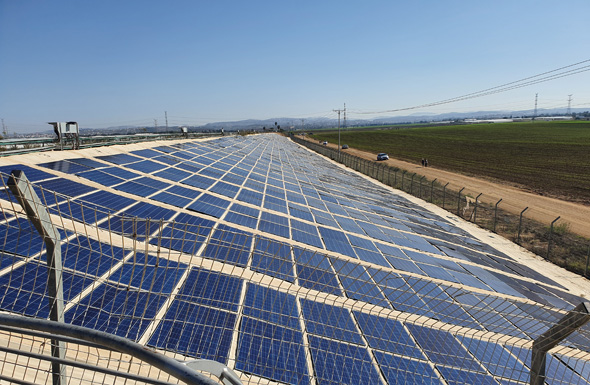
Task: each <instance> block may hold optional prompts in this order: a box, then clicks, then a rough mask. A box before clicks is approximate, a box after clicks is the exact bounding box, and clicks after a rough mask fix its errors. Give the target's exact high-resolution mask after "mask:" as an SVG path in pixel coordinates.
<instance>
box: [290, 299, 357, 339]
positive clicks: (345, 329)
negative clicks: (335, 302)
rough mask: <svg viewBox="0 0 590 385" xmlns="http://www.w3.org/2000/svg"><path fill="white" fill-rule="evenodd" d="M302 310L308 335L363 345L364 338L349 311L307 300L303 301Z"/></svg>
mask: <svg viewBox="0 0 590 385" xmlns="http://www.w3.org/2000/svg"><path fill="white" fill-rule="evenodd" d="M301 309H302V310H303V317H304V319H305V328H306V330H307V332H308V333H310V334H316V335H318V336H323V337H328V338H331V339H336V340H340V341H346V342H352V343H355V344H361V345H362V344H363V338H362V337H361V334H360V333H359V331H358V329H357V327H356V325H355V322H354V320H353V319H352V316H351V314H350V311H349V310H348V309H345V308H342V307H336V306H332V305H328V304H324V303H320V302H315V301H309V300H306V299H302V300H301Z"/></svg>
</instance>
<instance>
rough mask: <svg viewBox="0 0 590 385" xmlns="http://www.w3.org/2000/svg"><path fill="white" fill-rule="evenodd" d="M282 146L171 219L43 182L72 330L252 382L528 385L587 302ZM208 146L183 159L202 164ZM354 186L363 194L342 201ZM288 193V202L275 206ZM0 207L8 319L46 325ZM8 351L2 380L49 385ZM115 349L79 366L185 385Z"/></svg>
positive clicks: (26, 263) (29, 342) (573, 348)
mask: <svg viewBox="0 0 590 385" xmlns="http://www.w3.org/2000/svg"><path fill="white" fill-rule="evenodd" d="M274 140H275V139H272V140H271V139H268V140H267V141H262V142H261V143H264V144H265V146H268V147H270V148H273V149H274V150H273V151H271V152H270V155H269V154H268V153H267V152H264V151H262V150H260V152H259V154H260V157H261V158H260V159H262V160H263V162H262V161H261V162H251V164H249V165H248V167H244V169H240V171H239V172H236V173H235V174H234V175H233V176H232V177H227V175H229V174H227V171H225V173H224V170H230V169H231V167H233V166H232V165H231V164H229V163H227V164H225V165H224V166H221V165H218V167H217V168H216V170H217V171H215V174H216V176H215V177H216V178H217V179H220V180H221V179H222V178H223V180H224V181H225V182H224V183H230V184H235V183H243V184H241V185H239V186H240V187H239V189H230V190H231V191H229V192H228V196H226V197H224V196H222V195H220V192H223V190H224V189H223V188H222V189H220V190H216V191H212V190H207V191H209V192H210V193H209V194H208V195H207V196H204V195H200V192H202V191H201V190H200V189H202V188H203V187H195V186H191V184H195V183H194V182H195V181H196V180H197V178H196V177H190V178H191V180H190V182H189V183H190V184H187V185H186V186H189V187H184V186H183V188H186V189H188V190H190V192H189V191H187V192H183V190H181V189H176V190H175V194H176V193H178V194H185V195H186V197H187V199H190V203H186V202H185V201H176V200H173V201H169V202H178V204H181V205H182V204H185V203H186V205H185V206H183V207H177V208H175V209H173V205H171V204H163V205H161V206H158V205H156V204H153V202H152V203H150V201H148V200H145V199H144V197H143V196H142V194H140V195H138V197H140V198H137V199H132V198H130V195H124V196H121V197H120V199H118V198H117V199H113V197H112V196H110V195H109V194H112V193H113V192H112V191H111V190H108V189H105V190H104V191H103V192H102V193H100V194H98V192H94V191H90V190H88V191H86V190H85V191H84V192H83V193H82V194H81V195H80V196H78V195H76V194H74V193H71V192H69V191H66V192H67V193H68V194H69V195H68V194H64V193H61V194H60V193H57V192H54V191H51V190H48V189H45V188H42V186H39V185H37V184H35V185H32V186H33V188H34V190H35V191H37V192H38V193H39V196H40V197H41V198H42V200H43V201H44V202H45V204H46V206H47V208H48V210H49V214H50V218H51V225H52V226H54V227H55V228H56V229H57V231H58V232H59V234H60V239H61V241H60V250H61V255H62V260H63V263H62V266H63V267H62V269H61V271H60V272H59V273H60V274H59V275H61V276H62V277H63V279H62V281H61V282H62V285H63V286H62V288H63V298H64V311H63V316H64V322H65V324H67V325H74V326H82V327H86V328H90V329H93V330H98V331H102V332H107V333H109V334H111V335H114V336H118V337H122V338H125V339H127V340H130V341H135V342H137V343H139V344H140V345H142V346H145V347H146V349H148V350H152V351H157V352H159V353H162V354H164V355H166V356H168V357H173V358H177V359H181V360H183V361H184V360H190V359H208V360H213V361H216V362H219V363H221V364H224V365H227V367H229V368H230V369H232V370H234V371H235V372H236V374H237V376H238V377H239V379H240V380H241V381H242V382H243V383H253V384H267V383H288V384H343V383H346V384H358V383H365V382H370V383H382V384H396V383H432V384H474V383H479V382H481V383H485V384H526V383H528V382H529V372H530V369H531V348H532V344H533V341H534V340H535V339H536V338H538V337H539V336H541V335H542V334H543V333H544V332H545V331H546V330H547V329H549V328H550V327H552V326H553V325H555V324H556V323H557V322H558V321H559V320H560V319H561V318H562V317H563V316H564V315H565V314H566V313H567V311H569V310H570V309H571V308H573V306H574V305H576V304H577V303H579V302H581V301H582V299H580V298H577V297H576V296H574V295H572V294H570V293H569V292H568V291H567V290H566V289H565V288H564V287H563V286H561V285H560V284H559V283H557V282H555V281H553V280H550V279H548V278H546V277H543V276H542V275H540V274H535V272H534V271H529V270H532V269H530V268H527V267H526V266H522V265H519V264H517V263H516V262H515V261H514V260H512V259H511V258H509V256H506V255H503V254H502V253H500V252H497V251H494V250H492V249H491V248H490V247H489V246H487V245H482V244H480V243H478V242H477V241H475V240H473V239H471V238H469V237H468V236H467V234H465V233H464V232H462V231H461V230H459V229H456V228H453V227H452V226H451V225H450V224H448V223H446V222H444V220H443V219H442V218H440V217H436V216H434V215H433V214H431V213H429V212H427V211H426V210H423V209H421V208H419V207H413V206H411V205H410V204H409V203H408V202H405V201H402V200H398V201H395V202H392V203H391V206H392V207H395V209H391V208H390V207H388V206H387V205H385V204H382V205H379V204H378V203H379V199H382V198H383V197H384V196H385V195H384V194H381V192H375V191H374V190H371V188H370V186H366V185H362V184H360V183H359V184H358V187H357V186H354V185H352V184H351V185H347V186H346V187H342V186H338V184H337V183H334V182H331V181H333V180H337V179H336V178H337V175H338V174H337V173H336V172H334V173H333V174H332V175H329V176H324V175H312V174H302V175H305V177H304V176H302V175H299V174H298V173H295V172H293V173H292V174H289V173H288V172H287V170H286V169H285V168H284V167H283V168H281V167H279V166H278V165H279V164H281V163H280V162H282V161H283V159H284V158H287V157H288V156H289V152H288V151H287V150H285V143H284V142H278V143H279V144H281V146H280V148H281V150H279V149H278V148H279V146H277V148H275V147H271V146H272V145H273V143H274V142H273V141H274ZM226 143H228V144H232V143H233V142H231V141H228V142H226ZM245 143H249V142H245ZM252 143H258V142H252ZM211 146H212V145H211ZM265 148H266V147H265ZM205 149H206V148H205V147H198V146H195V147H188V149H184V148H183V149H179V148H176V149H175V150H174V151H179V152H180V151H182V152H183V153H184V152H185V151H186V152H187V153H186V154H188V152H190V154H191V155H190V156H191V157H190V159H194V157H195V156H199V155H197V154H201V155H203V153H204V151H205ZM256 149H258V147H252V148H251V149H250V151H249V152H248V154H250V153H257V152H256ZM189 150H190V151H189ZM167 151H172V150H169V149H167ZM265 151H266V150H265ZM293 151H295V150H293ZM187 156H188V155H187ZM245 159H247V158H245ZM277 159H278V160H277ZM200 160H201V161H202V163H198V164H199V165H201V167H203V166H204V165H205V164H214V161H213V158H212V157H207V159H200ZM191 162H192V161H191ZM275 162H276V163H275ZM171 163H172V162H171ZM195 164H196V163H193V166H194V167H198V166H196V165H195ZM262 165H264V166H262ZM306 166H307V167H310V165H309V164H307V165H306ZM142 167H143V166H142ZM205 167H206V166H205ZM261 167H263V168H262V169H263V170H265V172H266V173H265V174H264V176H263V173H262V172H261V173H258V172H257V170H258V169H259V168H261ZM150 170H151V168H150ZM213 173H214V172H213V171H209V172H208V173H207V175H210V176H211V175H213ZM172 174H173V173H172ZM172 174H171V173H170V172H168V173H167V174H166V175H172ZM254 174H255V175H254ZM240 175H243V176H242V177H239V176H240ZM246 176H247V177H246ZM6 177H7V176H6V175H3V179H4V180H6ZM262 179H264V180H265V181H266V183H267V184H266V185H264V184H262V182H261V181H260V180H262ZM248 181H249V183H248ZM415 182H416V181H415ZM321 183H332V184H330V186H331V187H333V188H332V189H328V188H318V187H317V186H318V185H319V184H321ZM410 183H411V181H410ZM213 185H214V182H213V183H212V184H210V185H208V186H207V188H209V187H211V186H213ZM279 185H280V186H282V187H281V188H279V187H278V186H279ZM256 186H259V187H260V186H262V187H260V191H255V190H254V187H256ZM269 186H272V188H269ZM353 187H354V188H357V189H358V190H359V191H366V195H365V198H364V199H357V200H353V199H348V200H346V199H345V198H349V197H350V196H351V193H350V190H351V189H352V188H353ZM414 188H416V186H414ZM418 188H419V187H418ZM281 189H283V190H281ZM5 190H6V186H5ZM281 191H286V192H285V193H284V194H283V198H282V199H283V201H282V202H283V204H280V203H279V201H275V200H272V199H269V200H266V198H267V194H269V196H272V197H274V198H277V199H278V196H279V195H280V194H279V192H281ZM256 193H258V194H261V196H262V198H261V197H258V198H257V195H256ZM156 194H159V193H156ZM229 196H232V198H230V197H229ZM87 197H100V198H98V199H96V200H90V198H87ZM199 197H203V200H202V201H200V202H199V199H200V198H199ZM212 197H214V198H215V199H212ZM289 197H292V199H291V198H289ZM85 198H86V199H88V200H86V199H85ZM242 198H243V199H242ZM369 198H370V199H369ZM285 199H287V200H288V201H289V202H288V203H286V204H284V203H285ZM383 199H384V198H383ZM252 202H258V203H252ZM265 202H269V203H268V205H269V206H268V207H265V206H264V205H265ZM0 204H1V206H0V207H2V214H3V215H2V216H0V219H1V221H0V228H1V229H2V230H1V231H0V241H1V242H2V249H1V250H2V255H1V256H0V257H1V258H0V269H1V270H0V298H1V301H2V302H0V308H1V309H2V311H4V312H7V313H12V314H18V315H24V316H27V317H32V318H35V319H46V318H48V317H49V314H50V310H51V306H52V301H51V298H50V297H49V296H48V294H47V284H48V269H50V268H49V267H48V265H47V256H46V247H45V246H44V243H43V239H42V237H40V236H39V233H38V232H37V231H36V229H35V228H33V227H32V226H31V224H30V222H29V221H28V220H27V218H26V215H25V214H24V212H23V210H22V209H21V208H20V206H19V205H18V204H17V202H16V200H15V199H14V197H13V196H12V195H11V193H10V192H8V191H6V192H5V193H4V194H3V195H2V199H1V200H0ZM148 217H149V218H148ZM418 234H420V235H421V236H418ZM507 266H509V267H507ZM527 269H528V270H527ZM517 272H518V273H517ZM2 333H3V334H2V336H3V337H2V341H5V342H6V343H5V345H4V346H6V347H7V348H12V347H14V346H20V347H22V350H23V351H24V352H27V351H29V352H30V351H36V352H39V351H41V350H46V349H47V346H46V345H47V342H45V343H44V342H43V341H42V340H44V341H47V340H48V339H49V340H50V339H51V338H49V337H47V336H43V337H40V336H24V335H23V333H22V332H17V331H14V330H4V331H3V332H2ZM589 352H590V329H588V327H587V326H584V327H582V328H581V329H579V330H578V331H577V332H575V333H573V334H572V335H571V336H569V337H568V338H567V339H566V340H565V341H564V342H563V343H561V344H559V345H558V346H557V347H555V348H553V349H552V350H551V351H550V352H549V354H548V355H547V362H546V382H547V383H549V384H586V383H588V378H590V376H589V374H590V366H589V365H588V362H589V361H588V360H589V359H590V355H589ZM4 354H5V356H4V360H3V362H4V364H3V366H2V370H1V373H2V375H3V376H5V377H3V378H9V377H11V376H14V378H16V379H18V380H21V381H29V382H34V383H45V382H46V380H47V378H48V376H50V372H51V369H50V368H49V367H48V366H47V365H46V363H41V362H40V361H39V360H38V359H36V358H35V359H33V358H24V357H26V355H25V354H24V353H23V354H21V355H20V356H17V355H15V354H13V353H12V352H10V353H9V352H8V351H7V350H6V349H5V353H4ZM117 354H118V353H111V352H109V353H105V352H103V351H102V350H100V349H98V348H95V347H91V348H82V347H78V346H77V344H75V343H71V342H68V343H67V351H66V356H67V357H75V359H76V360H79V361H80V362H82V363H84V362H86V363H88V364H89V365H96V366H98V365H101V364H102V363H103V362H104V363H108V365H111V364H112V365H115V366H116V367H117V369H118V370H120V371H121V372H124V373H133V374H134V375H141V376H145V377H150V378H154V379H157V380H163V381H169V382H174V380H172V379H171V378H170V377H167V375H165V374H162V373H160V372H159V371H158V372H156V371H154V370H153V369H147V367H146V366H144V365H143V364H140V363H137V364H136V361H135V360H133V359H130V358H129V357H127V356H123V355H117ZM108 365H107V366H108ZM109 367H110V366H109ZM85 370H86V369H85ZM89 373H90V372H89V371H86V372H79V369H75V370H73V369H72V370H70V371H68V376H69V377H68V378H70V381H73V382H82V381H89V382H88V383H93V382H92V381H94V382H96V383H115V382H116V381H115V379H114V378H111V377H109V376H110V374H106V373H104V374H97V375H96V376H94V377H93V378H92V379H89V380H87V379H86V378H87V377H88V376H89ZM123 378H124V377H121V381H125V380H124V379H123ZM117 380H118V379H117ZM128 381H131V380H128ZM142 381H143V380H142ZM73 382H72V383H73ZM127 383H133V382H127Z"/></svg>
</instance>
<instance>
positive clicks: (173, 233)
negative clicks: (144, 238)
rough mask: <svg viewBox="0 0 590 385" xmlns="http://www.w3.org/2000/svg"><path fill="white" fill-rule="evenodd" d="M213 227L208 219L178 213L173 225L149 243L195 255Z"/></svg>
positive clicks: (164, 229) (169, 225)
mask: <svg viewBox="0 0 590 385" xmlns="http://www.w3.org/2000/svg"><path fill="white" fill-rule="evenodd" d="M213 225H214V222H212V221H210V220H208V219H204V218H199V217H196V216H194V215H190V214H185V213H180V214H178V216H176V217H175V218H174V223H170V224H167V225H166V226H165V227H164V228H163V229H162V232H161V233H160V235H159V236H158V237H154V238H153V239H152V240H150V243H151V244H159V245H160V246H161V247H166V248H168V249H173V250H178V251H183V252H185V253H189V254H196V253H197V251H199V248H200V247H201V245H202V244H203V243H204V242H205V240H206V239H207V236H208V235H209V233H210V232H211V229H212V228H213Z"/></svg>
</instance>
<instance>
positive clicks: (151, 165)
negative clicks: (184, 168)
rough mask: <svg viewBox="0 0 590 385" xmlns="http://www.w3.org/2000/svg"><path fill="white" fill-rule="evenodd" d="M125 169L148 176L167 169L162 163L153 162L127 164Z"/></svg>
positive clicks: (144, 161)
mask: <svg viewBox="0 0 590 385" xmlns="http://www.w3.org/2000/svg"><path fill="white" fill-rule="evenodd" d="M125 167H127V168H130V169H133V170H137V171H140V172H143V173H146V174H151V173H153V172H155V171H159V170H161V169H163V168H164V167H166V165H163V164H161V163H156V162H152V161H151V160H142V161H141V162H136V163H129V164H125Z"/></svg>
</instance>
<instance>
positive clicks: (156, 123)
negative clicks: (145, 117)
mask: <svg viewBox="0 0 590 385" xmlns="http://www.w3.org/2000/svg"><path fill="white" fill-rule="evenodd" d="M154 128H155V129H156V131H158V119H154Z"/></svg>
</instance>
